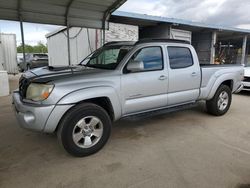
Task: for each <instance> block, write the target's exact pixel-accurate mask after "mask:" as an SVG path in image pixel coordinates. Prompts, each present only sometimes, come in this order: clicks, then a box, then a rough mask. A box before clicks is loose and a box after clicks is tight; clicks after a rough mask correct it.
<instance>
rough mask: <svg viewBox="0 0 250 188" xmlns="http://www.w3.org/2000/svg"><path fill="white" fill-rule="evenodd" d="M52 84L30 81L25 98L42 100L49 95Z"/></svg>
mask: <svg viewBox="0 0 250 188" xmlns="http://www.w3.org/2000/svg"><path fill="white" fill-rule="evenodd" d="M53 88H54V85H51V84H36V83H31V84H30V85H29V87H28V89H27V92H26V99H30V100H33V101H42V100H45V99H47V98H48V97H49V95H50V93H51V92H52V90H53Z"/></svg>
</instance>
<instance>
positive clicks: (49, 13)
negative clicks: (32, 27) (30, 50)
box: [0, 0, 126, 29]
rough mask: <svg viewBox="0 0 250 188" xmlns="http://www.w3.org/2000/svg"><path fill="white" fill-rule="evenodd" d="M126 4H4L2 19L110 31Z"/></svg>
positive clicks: (22, 0) (57, 0)
mask: <svg viewBox="0 0 250 188" xmlns="http://www.w3.org/2000/svg"><path fill="white" fill-rule="evenodd" d="M124 2H126V0H0V19H3V20H14V21H20V20H21V21H23V22H32V23H42V24H54V25H65V26H66V25H67V26H78V27H89V28H103V29H104V28H107V24H106V22H107V21H108V19H109V16H110V14H111V13H112V12H113V11H115V10H116V9H117V8H118V7H120V6H121V5H122V4H123V3H124Z"/></svg>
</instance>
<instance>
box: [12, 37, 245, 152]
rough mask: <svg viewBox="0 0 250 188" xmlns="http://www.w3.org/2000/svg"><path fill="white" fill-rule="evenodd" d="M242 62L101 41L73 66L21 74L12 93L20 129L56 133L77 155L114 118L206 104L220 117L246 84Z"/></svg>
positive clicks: (103, 135) (95, 145)
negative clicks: (205, 61)
mask: <svg viewBox="0 0 250 188" xmlns="http://www.w3.org/2000/svg"><path fill="white" fill-rule="evenodd" d="M243 78H244V69H243V66H241V65H200V63H199V60H198V57H197V54H196V52H195V49H194V48H193V47H192V45H190V44H189V43H188V42H186V41H180V40H168V39H147V40H140V41H138V42H111V43H107V44H105V45H104V46H103V47H101V48H100V49H98V50H96V51H95V52H93V53H92V54H90V55H89V56H88V57H87V58H85V59H84V60H83V61H82V62H81V63H80V64H78V65H76V66H66V67H59V66H58V67H55V66H54V67H51V66H47V67H42V68H37V69H33V70H29V71H27V72H25V73H24V74H23V75H22V77H21V78H20V81H19V89H18V90H16V91H14V93H13V106H14V109H15V112H16V116H17V119H18V121H19V123H20V125H21V126H22V127H24V128H27V129H31V130H35V131H39V132H45V133H53V132H56V133H57V136H58V139H59V141H60V143H61V145H62V146H63V148H64V149H65V150H66V151H67V152H69V153H70V154H72V155H74V156H86V155H90V154H93V153H95V152H97V151H99V150H100V149H101V148H102V147H103V146H104V145H105V143H106V142H107V140H108V138H109V136H110V132H111V126H112V122H113V121H117V120H119V119H121V118H124V117H130V116H136V115H142V114H147V113H152V112H156V111H167V110H171V109H180V108H182V107H185V106H189V105H191V104H195V103H197V102H198V101H206V107H207V112H208V113H210V114H212V115H215V116H221V115H223V114H225V113H226V112H227V111H228V109H229V107H230V104H231V100H232V93H235V92H239V91H240V90H241V89H242V87H243V85H242V80H243Z"/></svg>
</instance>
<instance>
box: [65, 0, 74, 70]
mask: <svg viewBox="0 0 250 188" xmlns="http://www.w3.org/2000/svg"><path fill="white" fill-rule="evenodd" d="M73 2H74V0H69V3H68V5H67V9H66V12H65V22H66V23H65V24H66V26H67V46H68V61H69V66H70V65H71V58H70V37H69V27H70V24H69V11H70V7H71V5H72V4H73Z"/></svg>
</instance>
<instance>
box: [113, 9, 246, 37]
mask: <svg viewBox="0 0 250 188" xmlns="http://www.w3.org/2000/svg"><path fill="white" fill-rule="evenodd" d="M110 21H111V22H119V23H124V24H131V25H138V26H142V27H143V26H151V25H156V24H159V23H167V24H171V25H173V26H181V27H182V28H183V29H187V30H191V31H197V30H201V29H211V30H219V31H228V32H238V33H245V34H250V30H247V29H239V28H234V27H228V26H222V25H216V24H207V23H203V22H193V21H188V20H183V19H176V18H167V17H160V16H151V15H147V14H138V13H130V12H123V11H115V12H113V13H112V16H111V19H110Z"/></svg>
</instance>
